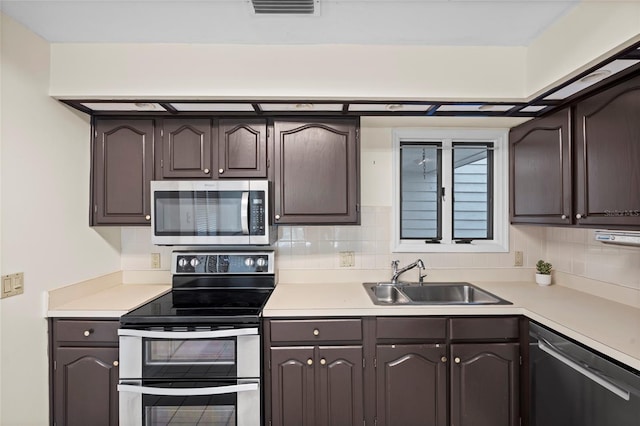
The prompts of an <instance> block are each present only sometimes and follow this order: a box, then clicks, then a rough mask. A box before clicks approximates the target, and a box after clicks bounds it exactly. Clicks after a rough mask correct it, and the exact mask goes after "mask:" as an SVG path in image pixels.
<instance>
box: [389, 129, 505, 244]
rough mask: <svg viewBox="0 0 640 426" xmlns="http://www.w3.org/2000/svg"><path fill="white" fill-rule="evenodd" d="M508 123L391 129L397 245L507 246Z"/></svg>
mask: <svg viewBox="0 0 640 426" xmlns="http://www.w3.org/2000/svg"><path fill="white" fill-rule="evenodd" d="M507 159H508V156H507V130H503V129H495V130H494V129H482V130H470V129H459V130H456V129H438V130H427V129H425V130H396V131H395V132H394V178H395V185H394V187H395V197H394V198H395V200H394V222H395V225H394V231H395V235H394V251H396V252H506V251H508V249H509V247H508V230H509V224H508V206H507V187H508V185H507V161H508V160H507Z"/></svg>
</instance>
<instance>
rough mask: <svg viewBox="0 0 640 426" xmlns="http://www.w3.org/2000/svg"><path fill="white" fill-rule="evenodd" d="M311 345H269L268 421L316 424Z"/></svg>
mask: <svg viewBox="0 0 640 426" xmlns="http://www.w3.org/2000/svg"><path fill="white" fill-rule="evenodd" d="M313 352H314V348H313V346H302V347H281V348H271V351H270V355H271V424H272V425H273V426H307V425H308V426H311V425H314V424H315V392H314V387H315V380H314V367H315V366H314V354H313Z"/></svg>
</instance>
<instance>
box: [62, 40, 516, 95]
mask: <svg viewBox="0 0 640 426" xmlns="http://www.w3.org/2000/svg"><path fill="white" fill-rule="evenodd" d="M51 49H52V60H51V66H52V68H51V72H52V74H51V87H50V94H51V95H52V96H56V97H76V98H92V97H94V98H114V97H124V98H126V97H130V98H131V97H133V98H144V97H149V98H154V97H156V98H158V97H164V98H180V97H191V98H198V99H206V98H216V97H217V98H227V99H228V98H243V97H244V98H249V99H257V98H289V99H291V98H302V99H309V98H313V99H321V98H369V99H370V98H372V97H373V98H376V99H395V98H401V99H422V98H442V99H449V98H465V99H474V98H477V99H492V98H495V99H509V98H521V97H523V96H524V93H523V89H524V76H525V70H524V64H525V54H526V50H525V48H523V47H428V46H352V45H335V46H323V45H311V46H295V45H293V46H244V45H198V44H196V45H180V44H72V43H65V44H53V45H52V46H51Z"/></svg>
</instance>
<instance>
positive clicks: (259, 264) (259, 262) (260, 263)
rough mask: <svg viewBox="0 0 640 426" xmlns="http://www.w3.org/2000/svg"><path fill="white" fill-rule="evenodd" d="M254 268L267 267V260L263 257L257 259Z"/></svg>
mask: <svg viewBox="0 0 640 426" xmlns="http://www.w3.org/2000/svg"><path fill="white" fill-rule="evenodd" d="M256 266H257V267H258V268H264V267H265V266H267V259H265V258H264V257H259V258H258V259H257V260H256Z"/></svg>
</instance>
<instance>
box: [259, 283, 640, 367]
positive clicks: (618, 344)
mask: <svg viewBox="0 0 640 426" xmlns="http://www.w3.org/2000/svg"><path fill="white" fill-rule="evenodd" d="M472 284H475V285H477V286H478V287H480V288H482V289H485V290H487V291H489V292H491V293H493V294H495V295H497V296H500V297H502V298H503V299H506V300H508V301H510V302H512V303H513V305H485V306H477V305H476V306H452V305H446V306H424V305H423V306H417V305H404V306H403V305H397V306H379V305H375V304H374V303H373V302H372V301H371V299H370V298H369V296H368V295H367V293H366V292H365V290H364V288H363V285H362V283H361V282H355V283H328V284H327V283H322V284H293V283H280V284H278V285H277V286H276V289H275V291H274V293H273V294H272V295H271V297H270V298H269V301H268V302H267V305H266V306H265V309H264V311H263V316H264V317H272V318H276V317H311V316H319V317H341V316H345V317H346V316H384V315H514V314H517V315H525V316H527V317H528V318H530V319H532V320H534V321H537V322H539V323H541V324H543V325H546V326H548V327H550V328H552V329H554V330H556V331H558V332H560V333H562V334H564V335H566V336H568V337H571V338H573V339H575V340H577V341H579V342H581V343H583V344H585V345H587V346H589V347H591V348H593V349H595V350H597V351H600V352H602V353H604V354H605V355H608V356H610V357H612V358H614V359H616V360H618V361H620V362H622V363H624V364H627V365H629V366H631V367H633V368H635V369H636V370H640V309H637V308H635V307H632V306H628V305H624V304H621V303H617V302H613V301H610V300H607V299H603V298H601V297H596V296H592V295H590V294H587V293H583V292H580V291H577V290H573V289H571V288H567V287H563V286H559V285H552V286H549V287H540V286H538V285H536V284H535V283H531V282H524V281H510V282H489V281H477V282H475V281H472ZM425 285H429V284H428V283H425Z"/></svg>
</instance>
